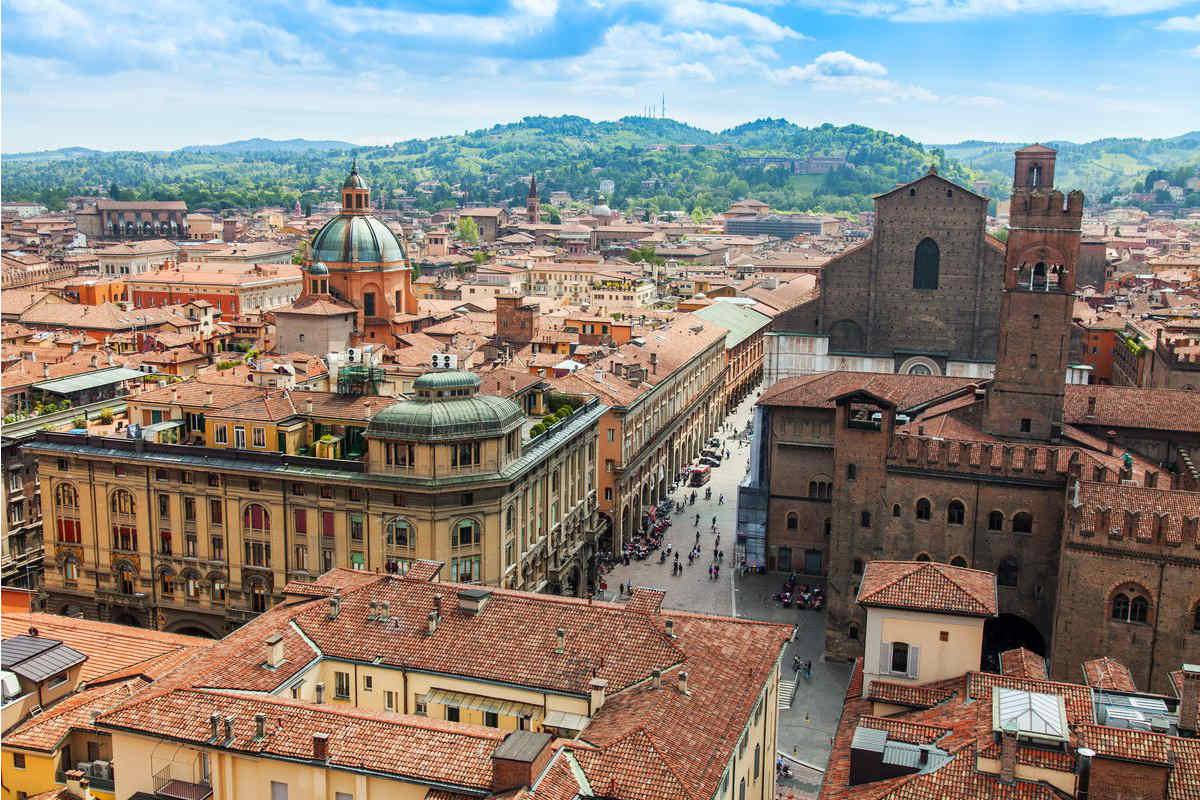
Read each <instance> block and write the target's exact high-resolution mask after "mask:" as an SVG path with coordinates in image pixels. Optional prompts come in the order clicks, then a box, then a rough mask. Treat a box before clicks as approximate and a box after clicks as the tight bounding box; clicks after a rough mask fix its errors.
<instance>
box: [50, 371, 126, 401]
mask: <svg viewBox="0 0 1200 800" xmlns="http://www.w3.org/2000/svg"><path fill="white" fill-rule="evenodd" d="M145 374H146V373H144V372H141V371H139V370H136V369H129V368H128V367H109V368H108V369H101V370H96V371H95V372H85V373H83V374H82V375H72V376H71V377H69V378H58V379H56V380H52V381H42V382H41V383H35V384H34V385H33V388H34V389H38V390H40V391H43V392H49V393H51V394H59V395H67V394H74V393H75V392H83V391H86V390H88V389H97V388H99V387H101V386H111V385H113V384H114V383H121V382H122V381H131V380H133V379H134V378H142V377H145Z"/></svg>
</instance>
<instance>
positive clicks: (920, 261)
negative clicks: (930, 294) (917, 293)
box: [913, 237, 941, 289]
mask: <svg viewBox="0 0 1200 800" xmlns="http://www.w3.org/2000/svg"><path fill="white" fill-rule="evenodd" d="M940 260H941V255H940V253H939V251H938V246H937V242H935V241H934V240H933V239H930V238H929V237H925V238H924V239H922V240H921V242H920V244H918V245H917V250H916V253H915V254H914V256H913V288H914V289H937V288H938V270H939V267H940V264H939V262H940Z"/></svg>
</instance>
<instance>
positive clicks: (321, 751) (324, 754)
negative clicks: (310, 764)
mask: <svg viewBox="0 0 1200 800" xmlns="http://www.w3.org/2000/svg"><path fill="white" fill-rule="evenodd" d="M313 760H314V761H328V760H329V734H328V733H314V734H313Z"/></svg>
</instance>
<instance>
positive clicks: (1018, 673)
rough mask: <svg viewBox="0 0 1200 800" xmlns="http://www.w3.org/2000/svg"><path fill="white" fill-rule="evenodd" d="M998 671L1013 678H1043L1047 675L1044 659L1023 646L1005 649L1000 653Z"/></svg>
mask: <svg viewBox="0 0 1200 800" xmlns="http://www.w3.org/2000/svg"><path fill="white" fill-rule="evenodd" d="M1000 671H1001V672H1002V673H1004V674H1005V675H1011V676H1013V677H1014V678H1038V679H1042V680H1045V679H1046V678H1048V677H1049V676H1048V675H1047V674H1046V659H1044V658H1042V657H1041V656H1039V655H1038V654H1037V653H1035V652H1033V651H1032V650H1026V649H1025V648H1024V647H1017V648H1014V649H1012V650H1005V651H1004V652H1003V653H1001V654H1000Z"/></svg>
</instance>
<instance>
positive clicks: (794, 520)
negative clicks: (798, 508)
mask: <svg viewBox="0 0 1200 800" xmlns="http://www.w3.org/2000/svg"><path fill="white" fill-rule="evenodd" d="M799 527H800V517H799V516H797V515H796V512H795V511H789V512H788V515H787V529H788V530H789V531H794V530H797V529H799Z"/></svg>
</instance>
